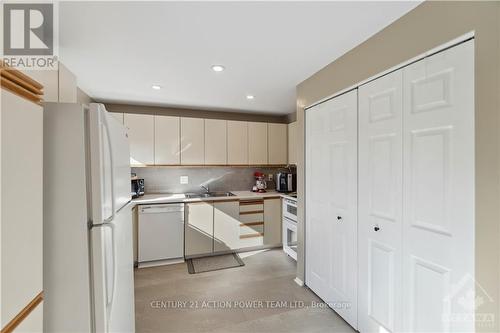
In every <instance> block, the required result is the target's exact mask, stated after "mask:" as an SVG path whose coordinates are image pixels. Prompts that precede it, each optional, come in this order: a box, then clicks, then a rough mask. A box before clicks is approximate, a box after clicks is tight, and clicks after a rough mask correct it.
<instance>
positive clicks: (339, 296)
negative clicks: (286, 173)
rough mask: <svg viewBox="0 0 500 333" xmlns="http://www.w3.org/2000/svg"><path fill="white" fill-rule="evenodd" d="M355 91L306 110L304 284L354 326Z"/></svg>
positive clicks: (355, 235) (355, 305)
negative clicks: (305, 255) (305, 265)
mask: <svg viewBox="0 0 500 333" xmlns="http://www.w3.org/2000/svg"><path fill="white" fill-rule="evenodd" d="M357 100H358V97H357V90H353V91H350V92H348V93H345V94H343V95H341V96H338V97H336V98H334V99H331V100H329V101H327V102H324V103H322V104H321V105H320V106H318V107H315V108H314V109H310V110H307V112H306V114H307V120H306V122H307V137H306V141H307V154H308V155H307V158H306V172H307V174H306V177H307V182H306V183H307V185H306V200H307V202H306V207H307V208H306V214H307V215H306V228H307V230H306V235H307V240H306V254H307V259H306V264H307V265H308V267H307V268H306V283H307V285H308V286H309V287H310V288H311V289H312V290H313V291H314V292H316V293H317V294H318V295H319V296H320V297H321V298H322V299H323V300H324V301H325V302H327V303H328V304H329V305H330V306H331V307H332V308H333V309H334V310H335V311H336V312H337V313H338V314H339V315H340V316H342V318H344V319H345V320H346V321H347V322H348V323H349V324H350V325H351V326H353V327H354V328H356V327H357V111H358V110H357Z"/></svg>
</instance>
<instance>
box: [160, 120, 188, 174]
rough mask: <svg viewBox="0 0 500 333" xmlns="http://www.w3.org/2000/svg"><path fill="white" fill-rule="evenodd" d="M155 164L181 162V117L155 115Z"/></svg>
mask: <svg viewBox="0 0 500 333" xmlns="http://www.w3.org/2000/svg"><path fill="white" fill-rule="evenodd" d="M154 119H155V131H154V135H155V138H154V152H155V164H164V165H168V164H173V165H176V164H180V163H181V154H180V145H181V143H180V118H179V117H167V116H154Z"/></svg>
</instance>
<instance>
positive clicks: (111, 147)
mask: <svg viewBox="0 0 500 333" xmlns="http://www.w3.org/2000/svg"><path fill="white" fill-rule="evenodd" d="M101 116H102V120H103V125H104V130H105V131H106V139H107V141H108V142H107V143H108V149H109V163H110V176H111V216H110V217H108V218H107V219H105V220H104V223H109V222H111V221H113V219H114V218H115V208H116V207H115V175H114V171H115V165H114V160H113V145H112V144H111V133H110V131H109V124H108V118H107V115H106V113H105V112H103V113H102V114H101Z"/></svg>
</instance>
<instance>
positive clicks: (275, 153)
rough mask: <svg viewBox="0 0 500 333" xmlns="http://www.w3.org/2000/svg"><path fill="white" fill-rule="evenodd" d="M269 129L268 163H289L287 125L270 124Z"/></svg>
mask: <svg viewBox="0 0 500 333" xmlns="http://www.w3.org/2000/svg"><path fill="white" fill-rule="evenodd" d="M267 130H268V133H267V136H268V141H267V147H268V154H269V156H268V163H269V164H287V162H288V156H287V155H288V154H287V125H286V124H268V125H267Z"/></svg>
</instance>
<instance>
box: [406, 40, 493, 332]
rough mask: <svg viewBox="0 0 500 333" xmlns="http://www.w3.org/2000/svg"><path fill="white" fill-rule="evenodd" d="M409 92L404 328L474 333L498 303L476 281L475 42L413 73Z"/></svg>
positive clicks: (422, 64)
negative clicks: (485, 305)
mask: <svg viewBox="0 0 500 333" xmlns="http://www.w3.org/2000/svg"><path fill="white" fill-rule="evenodd" d="M403 92H404V97H403V144H404V149H403V185H404V188H403V221H404V223H403V288H402V290H403V300H404V304H403V306H404V308H403V309H404V310H403V314H404V316H403V329H402V330H403V331H407V332H410V331H411V332H423V331H426V332H431V331H432V332H472V331H474V329H475V327H474V319H473V318H474V316H475V309H476V308H477V310H476V311H482V310H481V309H482V308H481V307H477V305H478V303H476V304H475V305H476V306H474V299H476V302H477V299H482V300H487V299H488V297H490V296H487V295H485V294H484V293H483V292H484V290H482V291H481V289H480V288H481V287H480V286H478V285H477V283H476V282H475V281H474V274H475V268H474V267H475V261H474V258H475V256H474V250H475V246H474V231H475V228H474V227H475V220H474V219H475V215H474V210H475V207H474V188H475V183H474V175H475V173H474V161H475V160H474V41H473V40H472V41H469V42H466V43H463V44H460V45H458V46H455V47H453V48H450V49H448V50H446V51H443V52H440V53H437V54H435V55H433V56H430V57H428V58H425V59H423V60H421V61H418V62H415V63H413V64H412V65H410V66H408V67H406V68H405V69H404V72H403ZM475 290H476V291H477V290H479V291H480V294H479V295H476V296H475V294H474V292H475ZM478 297H479V298H478ZM490 300H491V298H490ZM457 315H458V318H459V320H455V318H456V317H457ZM461 318H464V320H462V319H461ZM465 318H467V319H465ZM470 318H472V319H470ZM443 319H444V320H443ZM469 319H470V320H469Z"/></svg>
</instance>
